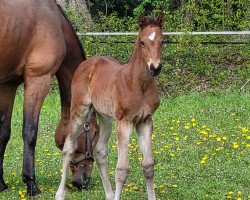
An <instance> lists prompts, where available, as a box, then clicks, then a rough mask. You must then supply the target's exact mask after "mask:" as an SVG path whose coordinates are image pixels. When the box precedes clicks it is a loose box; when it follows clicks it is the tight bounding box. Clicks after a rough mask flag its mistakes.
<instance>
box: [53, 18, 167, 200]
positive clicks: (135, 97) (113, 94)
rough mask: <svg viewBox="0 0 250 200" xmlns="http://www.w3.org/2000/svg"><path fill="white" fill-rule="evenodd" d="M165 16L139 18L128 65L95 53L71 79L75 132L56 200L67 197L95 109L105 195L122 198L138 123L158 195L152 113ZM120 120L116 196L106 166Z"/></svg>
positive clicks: (149, 174) (146, 164) (72, 129)
mask: <svg viewBox="0 0 250 200" xmlns="http://www.w3.org/2000/svg"><path fill="white" fill-rule="evenodd" d="M162 26H163V15H162V14H160V15H159V16H158V17H157V18H156V19H154V18H148V17H146V16H144V15H143V14H142V15H141V16H140V18H139V34H138V36H137V39H136V42H135V46H134V50H133V53H132V56H131V58H130V61H129V63H128V64H126V65H121V64H119V62H118V61H117V60H115V59H113V58H110V57H98V56H94V57H91V58H89V59H87V60H86V61H84V62H83V63H82V64H81V65H80V66H79V67H78V69H77V70H76V72H75V74H74V77H73V80H72V104H71V110H70V112H71V113H70V133H69V136H68V137H67V139H66V142H65V145H64V149H63V173H62V179H61V183H60V186H59V189H58V191H57V194H56V199H58V200H59V199H64V198H65V184H66V174H67V170H68V167H69V164H70V161H71V159H72V156H73V154H74V151H75V149H76V140H77V137H78V135H79V134H81V131H80V130H81V129H82V126H83V125H84V123H85V122H86V121H87V120H88V118H89V116H90V115H91V112H93V110H95V111H96V112H97V114H98V120H99V126H100V133H99V139H98V142H97V145H96V147H95V149H94V156H95V159H96V162H97V165H98V167H99V170H100V174H101V178H102V182H103V186H104V190H105V194H106V199H115V200H118V199H120V194H121V191H122V188H123V185H124V183H125V181H126V179H127V176H128V172H129V161H128V144H129V138H130V135H131V133H132V131H133V128H134V127H135V128H136V130H137V133H138V142H139V145H140V151H141V153H142V155H143V159H142V168H143V173H144V176H145V178H146V184H147V193H148V199H151V200H154V199H156V196H155V190H154V184H153V179H154V161H153V156H152V153H151V133H152V128H153V127H152V126H153V123H152V114H153V113H154V112H155V110H156V109H157V108H158V106H159V103H160V99H159V95H158V92H157V87H156V84H155V81H154V76H157V75H158V74H159V73H160V71H161V67H162V65H161V51H162V44H163V35H162ZM113 120H115V121H116V133H117V140H118V146H117V148H118V162H117V166H116V172H115V182H116V190H115V195H114V194H113V191H112V188H111V184H110V181H109V177H108V170H107V154H108V146H107V145H108V140H109V137H110V134H111V129H112V121H113Z"/></svg>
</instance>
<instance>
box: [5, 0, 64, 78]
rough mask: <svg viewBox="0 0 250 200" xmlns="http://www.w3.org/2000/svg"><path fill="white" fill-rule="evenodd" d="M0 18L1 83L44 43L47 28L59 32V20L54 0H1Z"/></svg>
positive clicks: (14, 72) (20, 70) (17, 71)
mask: <svg viewBox="0 0 250 200" xmlns="http://www.w3.org/2000/svg"><path fill="white" fill-rule="evenodd" d="M0 19H1V20H0V27H1V28H0V82H3V81H4V79H6V76H8V75H9V74H16V75H20V74H22V72H23V68H22V67H23V66H24V65H25V64H26V63H25V62H26V59H27V55H28V54H29V53H30V52H31V51H32V50H33V49H34V48H36V47H38V46H39V45H40V44H44V43H46V31H48V32H53V31H54V32H55V33H54V35H56V34H58V31H61V28H60V26H61V22H60V15H59V14H58V8H57V6H56V4H55V2H54V1H53V0H36V1H30V0H19V1H16V0H1V1H0ZM5 81H7V80H5Z"/></svg>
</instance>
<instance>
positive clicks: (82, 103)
mask: <svg viewBox="0 0 250 200" xmlns="http://www.w3.org/2000/svg"><path fill="white" fill-rule="evenodd" d="M79 83H81V81H80V82H79ZM72 88H74V87H73V86H72ZM83 88H85V87H84V86H83ZM80 89H81V87H80ZM85 89H86V88H85ZM84 94H85V95H84ZM90 106H91V102H90V98H89V96H88V93H87V92H86V93H85V91H84V89H81V90H80V91H79V93H78V91H76V90H74V89H73V90H72V105H71V113H70V123H69V135H68V136H67V138H66V140H65V143H64V147H63V151H62V153H63V166H62V177H61V182H60V185H59V188H58V190H57V193H56V199H57V200H62V199H65V187H66V179H67V172H68V169H69V165H70V161H71V160H72V158H73V155H74V152H75V149H76V148H77V138H78V136H79V135H80V134H81V131H82V130H83V125H84V124H85V123H86V121H87V120H89V119H88V118H89V117H90V112H91V110H90Z"/></svg>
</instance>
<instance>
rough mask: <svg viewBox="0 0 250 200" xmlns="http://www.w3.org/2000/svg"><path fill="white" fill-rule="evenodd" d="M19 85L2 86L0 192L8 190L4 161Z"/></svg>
mask: <svg viewBox="0 0 250 200" xmlns="http://www.w3.org/2000/svg"><path fill="white" fill-rule="evenodd" d="M16 89H17V84H13V83H6V84H4V85H0V94H1V96H0V191H3V190H5V189H7V188H8V187H7V185H6V184H5V182H4V180H3V160H4V152H5V148H6V145H7V143H8V141H9V139H10V132H11V114H12V109H13V103H14V99H15V94H16Z"/></svg>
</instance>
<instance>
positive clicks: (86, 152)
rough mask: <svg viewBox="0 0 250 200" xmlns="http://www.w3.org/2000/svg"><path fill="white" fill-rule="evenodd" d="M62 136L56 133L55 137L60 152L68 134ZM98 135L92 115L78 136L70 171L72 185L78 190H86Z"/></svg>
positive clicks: (94, 116)
mask: <svg viewBox="0 0 250 200" xmlns="http://www.w3.org/2000/svg"><path fill="white" fill-rule="evenodd" d="M64 133H65V134H66V135H62V134H61V133H59V132H58V134H56V135H55V141H56V145H57V147H58V148H59V149H60V150H62V149H63V146H64V143H65V138H66V137H67V135H68V132H67V133H66V132H64ZM98 135H99V128H98V124H97V122H96V114H95V112H93V113H92V116H91V118H90V121H89V122H87V123H86V124H85V125H84V126H83V130H82V131H81V134H80V136H78V138H77V149H76V150H75V153H74V156H73V159H72V161H71V162H70V169H71V172H72V184H73V186H75V187H77V188H78V189H81V188H86V187H87V185H88V183H89V181H90V177H91V173H92V168H93V162H94V155H93V147H95V145H96V143H97V140H98Z"/></svg>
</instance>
